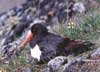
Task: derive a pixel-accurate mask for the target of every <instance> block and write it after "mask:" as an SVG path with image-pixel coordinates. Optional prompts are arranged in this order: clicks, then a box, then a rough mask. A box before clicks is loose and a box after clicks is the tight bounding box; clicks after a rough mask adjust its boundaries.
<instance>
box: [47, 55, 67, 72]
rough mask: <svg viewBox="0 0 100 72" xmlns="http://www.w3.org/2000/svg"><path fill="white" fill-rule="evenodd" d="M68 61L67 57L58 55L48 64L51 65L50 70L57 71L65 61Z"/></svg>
mask: <svg viewBox="0 0 100 72" xmlns="http://www.w3.org/2000/svg"><path fill="white" fill-rule="evenodd" d="M66 62H67V57H65V56H58V57H56V58H54V59H52V60H50V61H49V62H48V66H49V67H50V71H51V72H52V71H57V70H58V69H59V68H60V67H61V66H62V65H64V63H66Z"/></svg>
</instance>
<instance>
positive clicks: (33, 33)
mask: <svg viewBox="0 0 100 72" xmlns="http://www.w3.org/2000/svg"><path fill="white" fill-rule="evenodd" d="M46 34H48V30H47V28H46V27H45V26H43V25H42V24H35V25H32V27H31V30H29V32H28V34H27V36H26V38H25V39H24V41H23V42H22V43H21V44H20V47H23V46H24V45H25V44H26V43H27V42H28V41H30V40H31V39H32V38H34V37H35V38H38V39H41V37H43V36H45V35H46Z"/></svg>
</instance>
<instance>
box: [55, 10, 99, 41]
mask: <svg viewBox="0 0 100 72" xmlns="http://www.w3.org/2000/svg"><path fill="white" fill-rule="evenodd" d="M99 12H100V9H98V10H96V11H93V12H89V13H87V14H85V15H83V16H79V18H78V20H77V21H75V20H71V21H70V22H73V23H74V27H73V28H69V27H68V23H69V22H68V21H67V23H66V24H62V25H60V26H56V27H55V28H53V31H54V32H56V33H57V34H61V35H62V34H63V35H64V36H65V37H70V38H72V39H84V40H93V39H96V38H97V37H99V36H100V13H99Z"/></svg>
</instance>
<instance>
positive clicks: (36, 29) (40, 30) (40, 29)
mask: <svg viewBox="0 0 100 72" xmlns="http://www.w3.org/2000/svg"><path fill="white" fill-rule="evenodd" d="M31 32H32V34H33V35H45V34H47V33H48V30H47V28H46V27H45V26H43V25H42V24H35V25H33V26H32V27H31Z"/></svg>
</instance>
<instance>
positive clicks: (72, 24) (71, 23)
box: [67, 22, 76, 28]
mask: <svg viewBox="0 0 100 72" xmlns="http://www.w3.org/2000/svg"><path fill="white" fill-rule="evenodd" d="M75 26H76V23H75V22H69V23H68V25H67V28H75Z"/></svg>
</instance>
